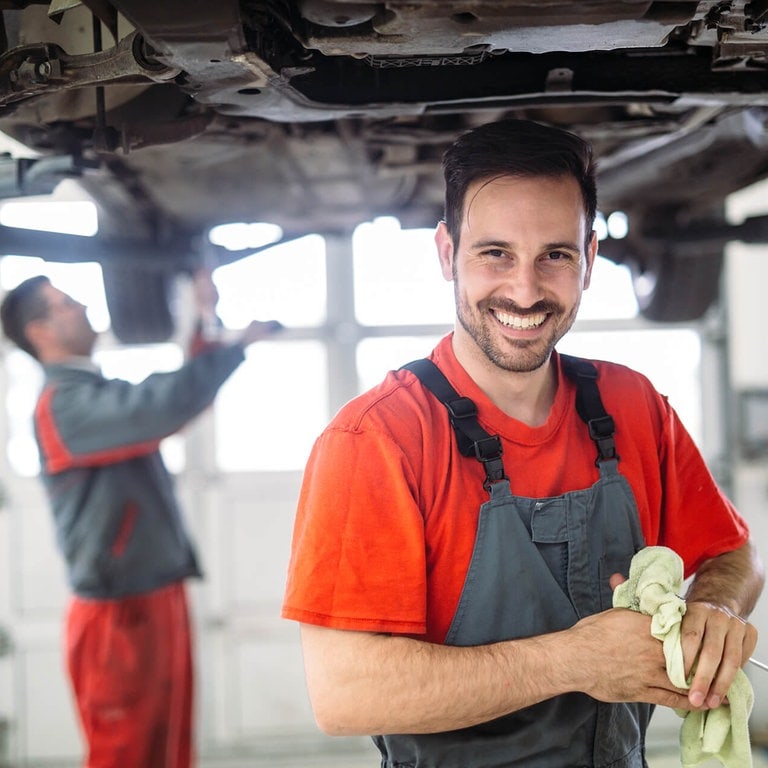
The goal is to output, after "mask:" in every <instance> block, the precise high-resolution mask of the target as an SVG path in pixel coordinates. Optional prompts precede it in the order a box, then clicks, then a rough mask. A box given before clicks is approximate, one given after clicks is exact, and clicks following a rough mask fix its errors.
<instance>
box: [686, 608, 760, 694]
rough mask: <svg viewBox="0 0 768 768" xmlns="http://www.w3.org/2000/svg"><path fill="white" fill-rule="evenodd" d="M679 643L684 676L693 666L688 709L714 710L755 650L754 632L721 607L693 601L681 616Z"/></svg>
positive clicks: (745, 623) (741, 620) (755, 631)
mask: <svg viewBox="0 0 768 768" xmlns="http://www.w3.org/2000/svg"><path fill="white" fill-rule="evenodd" d="M681 643H682V646H683V658H684V659H685V674H686V677H688V676H689V675H690V673H691V670H692V669H693V668H694V665H695V672H694V676H693V680H692V681H691V688H690V692H689V694H688V699H689V701H690V703H691V706H692V707H694V708H700V707H705V708H707V709H715V708H717V707H719V706H720V704H722V703H723V700H724V699H725V696H726V694H727V693H728V689H729V688H730V687H731V683H732V682H733V678H734V677H735V676H736V672H737V671H738V670H739V669H740V668H741V667H742V666H744V664H746V663H747V659H748V658H749V657H750V656H751V655H752V652H753V651H754V650H755V645H756V644H757V630H756V629H755V628H754V627H753V626H752V625H751V624H749V623H748V622H746V621H744V619H742V618H741V617H739V616H736V615H735V614H734V613H732V612H731V611H729V610H728V609H727V608H725V607H723V606H720V605H715V604H713V603H708V602H703V601H702V602H699V601H693V602H689V603H687V608H686V612H685V616H683V625H682V633H681Z"/></svg>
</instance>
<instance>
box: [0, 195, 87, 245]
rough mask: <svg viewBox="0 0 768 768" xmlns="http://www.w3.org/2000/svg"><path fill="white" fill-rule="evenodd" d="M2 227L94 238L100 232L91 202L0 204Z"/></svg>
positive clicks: (38, 201) (16, 201) (59, 201)
mask: <svg viewBox="0 0 768 768" xmlns="http://www.w3.org/2000/svg"><path fill="white" fill-rule="evenodd" d="M0 224H2V225H4V226H6V227H17V228H21V229H36V230H41V231H44V232H60V233H63V234H67V235H84V236H91V237H92V236H93V235H95V234H96V233H97V232H98V231H99V222H98V216H97V212H96V206H95V205H94V204H93V203H92V202H91V201H90V200H57V201H50V202H48V201H46V202H41V201H40V200H12V201H9V202H5V203H1V204H0Z"/></svg>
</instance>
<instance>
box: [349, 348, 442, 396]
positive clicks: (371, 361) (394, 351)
mask: <svg viewBox="0 0 768 768" xmlns="http://www.w3.org/2000/svg"><path fill="white" fill-rule="evenodd" d="M441 338H442V337H441V336H384V337H382V338H378V339H363V340H362V341H361V342H360V343H359V344H358V345H357V372H358V380H359V386H360V390H359V391H360V392H365V391H367V390H369V389H370V388H371V387H373V386H375V385H376V384H378V383H379V382H381V381H382V379H383V378H384V377H385V376H386V375H387V372H388V371H394V370H396V369H397V368H400V367H402V366H403V365H405V364H406V363H409V362H411V360H418V359H419V358H420V357H426V356H427V355H428V354H429V353H430V352H431V351H432V350H433V349H434V348H435V347H436V346H437V343H438V342H439V341H440V339H441Z"/></svg>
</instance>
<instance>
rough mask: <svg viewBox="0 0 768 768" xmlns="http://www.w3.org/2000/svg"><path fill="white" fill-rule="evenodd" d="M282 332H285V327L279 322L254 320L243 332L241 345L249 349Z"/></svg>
mask: <svg viewBox="0 0 768 768" xmlns="http://www.w3.org/2000/svg"><path fill="white" fill-rule="evenodd" d="M281 330H283V326H282V324H281V323H279V322H278V321H277V320H268V321H266V322H260V321H258V320H254V321H252V322H251V323H250V325H248V327H247V328H246V329H245V330H244V331H243V332H242V334H241V336H240V343H241V344H242V345H243V346H244V347H247V346H248V345H249V344H253V343H254V342H256V341H261V340H262V339H266V338H267V337H268V336H272V335H274V334H275V333H278V332H279V331H281Z"/></svg>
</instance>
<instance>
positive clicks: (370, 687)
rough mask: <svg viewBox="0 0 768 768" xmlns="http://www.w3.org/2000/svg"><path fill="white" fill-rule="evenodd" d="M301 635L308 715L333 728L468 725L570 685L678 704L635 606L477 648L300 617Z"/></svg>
mask: <svg viewBox="0 0 768 768" xmlns="http://www.w3.org/2000/svg"><path fill="white" fill-rule="evenodd" d="M302 642H303V647H304V661H305V668H306V674H307V683H308V689H309V694H310V699H311V700H312V705H313V709H314V713H315V718H316V720H317V722H318V725H319V726H320V728H321V729H322V730H323V731H325V732H326V733H329V734H332V735H357V734H385V733H436V732H441V731H447V730H454V729H458V728H466V727H469V726H472V725H476V724H477V723H482V722H487V721H489V720H493V719H495V718H497V717H501V716H503V715H506V714H509V713H511V712H515V711H517V710H519V709H523V708H525V707H528V706H531V705H533V704H536V703H538V702H540V701H543V700H545V699H549V698H552V697H554V696H557V695H559V694H562V693H567V692H570V691H582V692H584V693H588V694H590V695H592V696H593V697H595V698H598V699H600V700H602V701H648V702H651V703H655V704H662V705H665V706H674V707H681V706H686V697H685V695H684V693H682V692H678V691H676V690H675V689H673V688H672V686H671V684H670V682H669V679H668V677H667V675H666V671H665V668H664V655H663V650H662V647H661V643H659V642H658V641H657V640H655V639H654V638H652V637H651V635H650V619H649V618H648V617H646V616H641V615H640V614H638V613H636V612H634V611H608V612H605V613H603V614H597V615H596V616H592V617H588V618H587V619H584V620H582V621H580V622H579V623H578V624H577V625H575V626H574V627H572V628H571V629H568V630H564V631H562V632H555V633H551V634H546V635H540V636H537V637H531V638H525V639H521V640H512V641H508V642H501V643H494V644H490V645H484V646H475V647H455V646H443V645H435V644H431V643H425V642H422V641H419V640H414V639H410V638H405V637H393V636H390V635H376V634H369V633H363V632H351V631H345V630H331V629H326V628H322V627H313V626H307V625H304V626H302ZM628 659H632V663H631V664H628V663H627V661H628Z"/></svg>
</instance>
